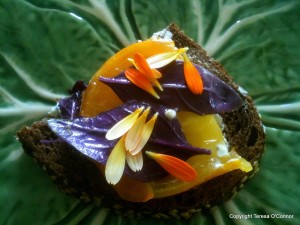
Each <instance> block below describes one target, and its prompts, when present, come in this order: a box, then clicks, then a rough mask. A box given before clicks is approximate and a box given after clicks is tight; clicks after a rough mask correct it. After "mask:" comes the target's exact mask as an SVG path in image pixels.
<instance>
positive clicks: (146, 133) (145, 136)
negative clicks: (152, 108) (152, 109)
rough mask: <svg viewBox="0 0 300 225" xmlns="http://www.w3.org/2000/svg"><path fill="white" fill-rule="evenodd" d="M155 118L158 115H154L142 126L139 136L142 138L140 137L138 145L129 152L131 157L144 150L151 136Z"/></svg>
mask: <svg viewBox="0 0 300 225" xmlns="http://www.w3.org/2000/svg"><path fill="white" fill-rule="evenodd" d="M157 116H158V113H155V114H154V116H153V117H152V118H151V119H150V120H149V121H148V122H147V123H146V124H145V125H144V127H143V132H142V135H141V136H142V137H141V139H140V141H139V143H138V145H137V146H136V148H135V149H134V150H133V151H132V152H131V154H132V155H135V154H138V153H139V152H141V150H142V149H143V148H144V146H145V145H146V143H147V142H148V140H149V138H150V136H151V134H152V131H153V128H154V124H155V121H156V119H157Z"/></svg>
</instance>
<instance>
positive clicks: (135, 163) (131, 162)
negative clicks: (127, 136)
mask: <svg viewBox="0 0 300 225" xmlns="http://www.w3.org/2000/svg"><path fill="white" fill-rule="evenodd" d="M126 161H127V164H128V166H129V168H130V169H131V170H132V171H133V172H137V171H140V170H141V169H142V168H143V154H142V152H139V153H138V154H136V155H131V154H130V153H129V152H127V153H126Z"/></svg>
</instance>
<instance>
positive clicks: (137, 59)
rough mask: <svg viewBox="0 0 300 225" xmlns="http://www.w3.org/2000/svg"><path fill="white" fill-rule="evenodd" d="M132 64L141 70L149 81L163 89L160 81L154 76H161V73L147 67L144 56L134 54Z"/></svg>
mask: <svg viewBox="0 0 300 225" xmlns="http://www.w3.org/2000/svg"><path fill="white" fill-rule="evenodd" d="M134 66H135V67H136V68H137V70H138V71H140V72H141V74H143V75H144V76H145V77H146V78H147V79H148V80H149V81H150V82H151V83H153V84H154V85H155V86H156V87H157V88H158V89H159V90H161V91H162V90H163V89H162V87H161V85H160V83H159V82H158V81H157V79H156V77H157V76H158V77H161V74H160V72H159V71H158V70H153V69H151V68H150V67H149V65H148V63H147V61H146V59H145V57H144V56H143V55H142V54H140V53H136V54H135V55H134Z"/></svg>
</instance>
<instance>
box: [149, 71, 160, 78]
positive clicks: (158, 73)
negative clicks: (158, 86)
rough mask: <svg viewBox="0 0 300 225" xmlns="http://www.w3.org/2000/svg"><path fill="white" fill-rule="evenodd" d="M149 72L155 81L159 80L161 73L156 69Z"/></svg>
mask: <svg viewBox="0 0 300 225" xmlns="http://www.w3.org/2000/svg"><path fill="white" fill-rule="evenodd" d="M151 71H152V73H153V75H154V77H155V78H156V79H159V78H161V77H162V74H161V72H159V71H158V70H157V69H151Z"/></svg>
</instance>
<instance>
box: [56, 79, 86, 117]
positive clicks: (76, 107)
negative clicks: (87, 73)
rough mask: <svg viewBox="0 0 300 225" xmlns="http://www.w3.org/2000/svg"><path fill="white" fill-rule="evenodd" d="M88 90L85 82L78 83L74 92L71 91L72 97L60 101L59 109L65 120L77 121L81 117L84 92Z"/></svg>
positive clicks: (73, 89) (74, 87)
mask: <svg viewBox="0 0 300 225" xmlns="http://www.w3.org/2000/svg"><path fill="white" fill-rule="evenodd" d="M85 89H86V85H85V84H84V83H83V81H77V82H76V83H75V84H74V86H73V88H72V90H70V91H69V92H70V94H71V96H69V97H66V98H63V99H60V100H59V101H58V108H59V110H60V116H61V118H63V119H75V118H77V117H79V112H80V105H81V97H82V92H83V91H84V90H85Z"/></svg>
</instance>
